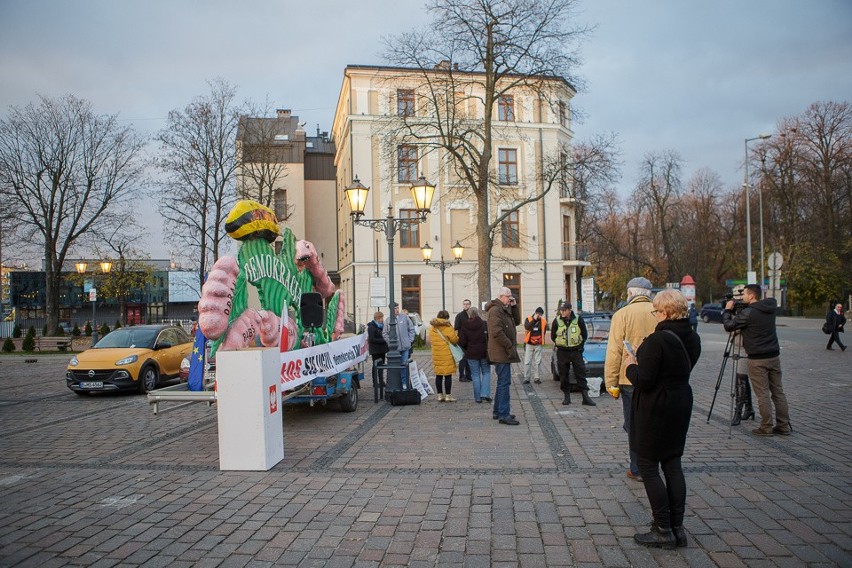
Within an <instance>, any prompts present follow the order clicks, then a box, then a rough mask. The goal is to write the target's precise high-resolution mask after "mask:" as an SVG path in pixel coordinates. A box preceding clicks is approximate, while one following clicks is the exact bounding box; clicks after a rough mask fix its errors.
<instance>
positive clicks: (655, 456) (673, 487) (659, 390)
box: [625, 290, 701, 548]
mask: <svg viewBox="0 0 852 568" xmlns="http://www.w3.org/2000/svg"><path fill="white" fill-rule="evenodd" d="M654 314H655V316H656V318H657V320H658V322H659V323H658V324H657V328H656V331H654V333H652V334H651V335H649V336H648V337H647V338H645V341H643V342H642V345H641V346H640V347H639V350H638V351H637V353H636V356H635V357H634V356H633V355H631V354H630V353H628V351H627V349H625V360H626V362H627V364H628V367H627V378H628V379H630V382H631V383H633V386H634V387H635V390H634V393H633V417H632V420H633V423H632V427H631V429H630V433H631V443H630V446H631V447H632V448H634V449H635V450H636V453H637V455H638V457H639V462H638V465H639V473H640V474H641V476H642V480H643V483H644V484H645V492H646V493H647V494H648V501H649V502H650V504H651V510H652V512H653V515H654V524H653V525H652V526H651V531H650V532H648V533H642V534H639V533H637V534H636V535H635V536H634V537H633V538H634V539H635V540H636V542H638V543H639V544H642V545H644V546H655V547H664V548H674V547H675V546H686V533H685V532H684V530H683V516H684V512H685V510H686V480H685V479H684V476H683V468H682V467H681V457H682V456H683V447H684V445H685V444H686V433H687V430H689V420H690V418H691V416H692V388H691V387H690V386H689V375H690V373H691V372H692V368H693V367H694V366H695V363H696V362H697V361H698V357H699V355H701V340H700V339H699V337H698V335H697V334H696V333H695V332H694V331H693V330H692V326H691V325H690V324H689V317H688V313H687V305H686V299H685V298H684V297H683V294H681V293H680V292H679V291H677V290H663V291H662V292H660V293H659V294H657V296H656V297H655V298H654ZM637 359H638V363H637ZM660 468H662V470H663V475H664V476H665V478H666V480H665V483H663V480H662V478H661V477H660V471H659V470H660Z"/></svg>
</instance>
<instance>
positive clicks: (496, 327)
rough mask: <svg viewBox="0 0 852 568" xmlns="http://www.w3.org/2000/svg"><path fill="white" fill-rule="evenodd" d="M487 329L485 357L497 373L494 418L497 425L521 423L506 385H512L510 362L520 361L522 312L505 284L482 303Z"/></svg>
mask: <svg viewBox="0 0 852 568" xmlns="http://www.w3.org/2000/svg"><path fill="white" fill-rule="evenodd" d="M485 312H486V322H487V328H488V359H489V360H490V361H491V363H492V364H493V365H494V370H495V372H496V373H497V391H496V392H495V393H494V413H493V417H494V418H495V419H496V420H499V421H500V424H506V425H508V426H517V425H518V424H520V422H518V421H517V420H516V419H515V415H514V414H512V412H511V411H512V409H511V402H510V398H509V397H510V394H511V393H510V391H509V386H510V385H511V384H512V363H520V362H521V356H520V355H519V354H518V341H517V326H518V325H520V323H521V312H520V310H518V303H517V302H516V301H515V298H514V297H513V296H512V291H511V290H509V289H508V288H506V287H503V288H500V292H499V294H498V296H497V298H495V299H494V300H491V301H490V302H488V303H487V304H486V305H485Z"/></svg>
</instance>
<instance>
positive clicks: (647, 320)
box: [604, 276, 657, 481]
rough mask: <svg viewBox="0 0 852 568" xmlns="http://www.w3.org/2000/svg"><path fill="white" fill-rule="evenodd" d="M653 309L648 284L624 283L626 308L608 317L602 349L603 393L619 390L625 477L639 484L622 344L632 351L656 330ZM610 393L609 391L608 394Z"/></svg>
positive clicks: (638, 279)
mask: <svg viewBox="0 0 852 568" xmlns="http://www.w3.org/2000/svg"><path fill="white" fill-rule="evenodd" d="M654 312H655V310H654V305H653V304H652V303H651V282H650V280H648V279H647V278H643V277H641V276H638V277H636V278H633V279H632V280H630V282H628V283H627V304H626V305H624V306H623V307H621V308H619V309H618V311H616V312H615V313H614V314H613V315H612V322H611V323H610V325H609V339H608V340H607V346H606V363H605V368H604V375H605V377H606V387H607V390H609V389H611V388H613V387H620V389H621V403H622V411H623V412H624V425H623V427H624V431H625V432H627V434H628V437H627V438H628V449H629V454H630V469H628V470H627V477H629V478H630V479H633V480H636V481H641V480H642V478H641V476H640V475H639V466H638V465H637V463H636V462H637V459H638V458H637V456H636V450H634V449H633V448H631V447H630V441H629V440H630V422H631V416H630V415H631V413H632V412H633V410H632V406H631V404H632V402H633V385H632V384H631V383H630V381H629V380H628V379H627V372H626V371H627V364H626V363H625V362H624V341H625V340H626V341H627V342H629V343H630V346H631V347H632V348H633V351H634V352H636V350H637V349H639V345H641V343H642V342H643V341H644V340H645V338H646V337H648V336H649V335H651V334H652V333H653V332H654V330H655V329H656V328H657V318H656V317H655V316H654ZM609 392H610V393H612V391H609Z"/></svg>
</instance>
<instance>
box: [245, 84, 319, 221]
mask: <svg viewBox="0 0 852 568" xmlns="http://www.w3.org/2000/svg"><path fill="white" fill-rule="evenodd" d="M245 112H246V114H245V115H244V116H241V117H240V124H239V129H238V132H237V196H238V197H239V198H240V199H253V200H254V201H257V202H258V203H261V204H263V205H266V206H267V207H270V208H272V209H273V210H274V211H275V216H276V217H277V218H278V221H279V222H280V221H285V220H287V219H288V218H289V217H290V215H291V214H292V212H291V211H290V210H289V209H288V206H287V199H286V195H287V194H286V187H285V183H284V182H285V179H286V178H287V164H288V163H289V162H291V161H293V160H292V157H291V156H290V155H289V154H290V153H291V152H293V149H294V142H295V141H293V140H290V139H289V138H288V134H287V133H288V132H289V130H290V129H289V128H288V127H289V126H290V124H291V122H292V121H293V120H296V119H295V118H294V117H291V116H290V115H289V113H283V116H279V115H278V114H279V113H277V112H276V111H275V109H273V108H272V106H271V105H270V103H269V101H266V103H264V105H263V106H259V107H249V108H247V109H246V111H245ZM303 141H304V140H303ZM298 159H299V160H300V161H301V159H302V157H301V156H299V157H298Z"/></svg>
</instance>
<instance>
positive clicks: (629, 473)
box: [627, 469, 642, 481]
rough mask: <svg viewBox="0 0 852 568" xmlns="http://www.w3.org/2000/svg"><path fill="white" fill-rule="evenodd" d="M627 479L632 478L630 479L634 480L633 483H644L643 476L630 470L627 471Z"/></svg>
mask: <svg viewBox="0 0 852 568" xmlns="http://www.w3.org/2000/svg"><path fill="white" fill-rule="evenodd" d="M627 477H629V478H630V479H632V480H633V481H642V476H641V475H639V474H638V473H633V472H632V471H630V470H629V469H628V470H627Z"/></svg>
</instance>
